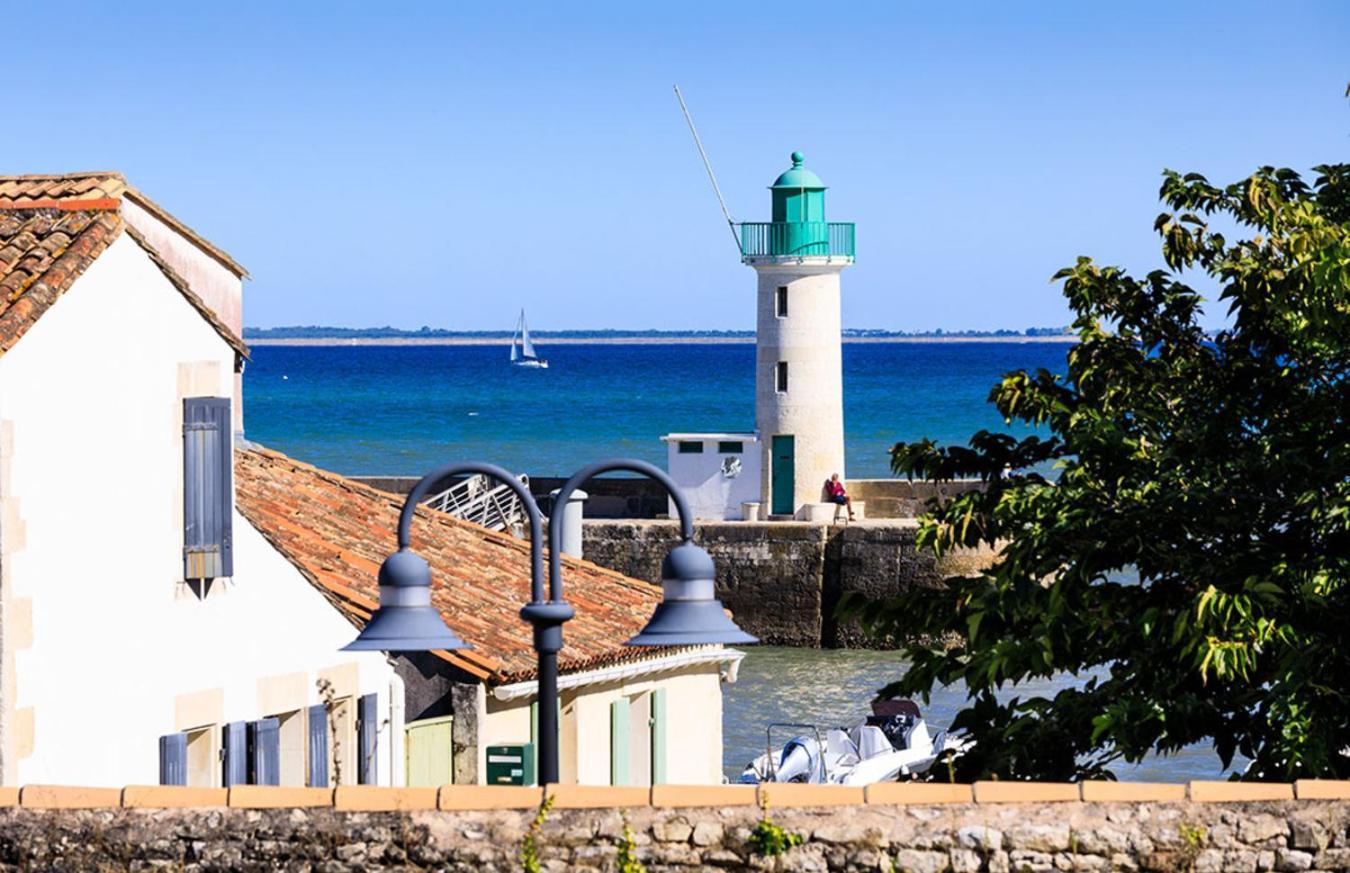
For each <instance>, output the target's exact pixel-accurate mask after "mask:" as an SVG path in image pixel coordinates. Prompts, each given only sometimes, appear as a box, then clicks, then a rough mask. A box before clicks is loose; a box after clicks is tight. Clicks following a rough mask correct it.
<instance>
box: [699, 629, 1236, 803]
mask: <svg viewBox="0 0 1350 873" xmlns="http://www.w3.org/2000/svg"><path fill="white" fill-rule="evenodd" d="M745 653H746V656H745V660H744V661H742V662H741V669H740V677H739V679H738V680H737V681H736V683H735V684H732V685H724V686H723V694H722V707H723V716H722V741H723V760H722V768H723V772H724V773H725V774H726V776H727V778H728V779H732V780H734V779H736V778H737V777H739V776H740V774H741V770H742V769H743V768H744V767H745V765H746V763H747V762H748V761H750V760H751V759H752V758H754V757H755V756H756V755H759V754H763V752H764V729H765V727H767V726H768V724H769V723H770V722H811V723H815V724H817V725H819V726H820V727H821V728H822V729H824V728H826V727H837V726H841V725H851V724H854V723H856V722H858V721H859V720H861V719H862V717H863V716H864V715H866V714H867V712H868V704H869V702H870V701H871V699H872V697H873V696H874V695H875V694H876V691H877V689H878V688H881V687H882V686H884V685H886V684H887V683H888V682H891V681H893V680H894V679H896V678H898V676H899V674H900V672H901V671H902V669H903V662H902V661H901V660H900V656H899V654H897V653H895V652H871V651H857V650H845V649H786V648H776V647H773V646H752V647H748V648H746V649H745ZM1075 681H1077V680H1075V679H1074V678H1073V677H1072V676H1068V675H1065V676H1063V677H1062V678H1057V679H1055V680H1053V681H1039V682H1027V683H1024V684H1022V685H1019V686H1018V687H1017V688H1016V689H1015V690H1013V689H1009V690H1008V691H1007V694H1008V696H1014V695H1017V696H1021V697H1030V696H1034V695H1040V696H1046V697H1049V696H1051V695H1053V694H1054V693H1055V692H1057V691H1059V690H1060V689H1063V688H1066V687H1069V686H1071V685H1072V684H1073V683H1074V682H1075ZM965 697H966V695H965V688H964V686H960V687H957V686H953V687H951V688H945V689H941V690H939V691H937V692H936V693H934V695H933V700H932V703H930V704H929V705H928V706H926V707H924V716H925V718H927V719H928V722H929V724H930V725H932V726H936V727H939V728H946V727H947V725H948V723H950V721H951V719H952V717H953V716H954V715H956V712H957V710H958V709H959V708H960V707H961V705H962V704H963V703H964V702H965ZM775 738H776V740H777V742H779V743H781V742H782V741H783V739H784V738H785V737H783V736H780V735H779V734H775ZM1225 775H1226V774H1225V773H1224V771H1223V770H1222V769H1221V768H1220V766H1219V759H1218V756H1217V755H1215V754H1214V752H1213V750H1212V749H1211V748H1210V747H1209V746H1205V745H1200V746H1191V747H1188V748H1186V749H1184V750H1182V751H1181V752H1179V753H1177V754H1175V755H1171V756H1168V757H1153V758H1150V759H1148V760H1147V761H1145V762H1144V763H1142V764H1140V765H1138V766H1130V765H1120V766H1118V767H1117V768H1116V776H1117V777H1118V778H1120V779H1123V780H1131V781H1141V782H1184V781H1186V780H1188V779H1221V778H1224V777H1225Z"/></svg>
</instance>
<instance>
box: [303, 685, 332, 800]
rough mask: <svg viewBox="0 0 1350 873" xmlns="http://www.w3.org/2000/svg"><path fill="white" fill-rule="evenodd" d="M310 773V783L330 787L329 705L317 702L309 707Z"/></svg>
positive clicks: (314, 785)
mask: <svg viewBox="0 0 1350 873" xmlns="http://www.w3.org/2000/svg"><path fill="white" fill-rule="evenodd" d="M306 721H307V722H308V725H309V727H308V730H309V775H308V783H307V784H308V785H310V786H311V787H314V788H327V787H328V707H326V706H324V705H323V704H322V703H316V704H314V705H313V706H311V707H310V708H309V712H308V718H307V719H306Z"/></svg>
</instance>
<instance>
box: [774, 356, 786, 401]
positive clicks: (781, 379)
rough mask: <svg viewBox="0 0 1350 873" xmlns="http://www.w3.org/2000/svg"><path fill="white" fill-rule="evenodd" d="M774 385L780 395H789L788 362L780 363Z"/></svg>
mask: <svg viewBox="0 0 1350 873" xmlns="http://www.w3.org/2000/svg"><path fill="white" fill-rule="evenodd" d="M774 385H775V390H776V391H777V392H778V393H779V394H786V393H787V361H779V362H778V369H777V371H776V373H775V375H774Z"/></svg>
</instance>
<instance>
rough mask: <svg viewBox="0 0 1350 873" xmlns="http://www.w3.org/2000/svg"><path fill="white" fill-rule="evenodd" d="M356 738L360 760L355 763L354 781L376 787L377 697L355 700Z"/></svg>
mask: <svg viewBox="0 0 1350 873" xmlns="http://www.w3.org/2000/svg"><path fill="white" fill-rule="evenodd" d="M356 737H357V751H358V753H359V754H360V758H359V759H358V760H357V763H356V781H357V782H359V783H360V784H362V785H376V784H378V783H379V781H380V768H379V763H380V760H379V757H378V756H377V752H378V750H379V737H380V707H379V697H378V696H377V695H374V694H363V695H361V696H360V697H359V698H357V700H356Z"/></svg>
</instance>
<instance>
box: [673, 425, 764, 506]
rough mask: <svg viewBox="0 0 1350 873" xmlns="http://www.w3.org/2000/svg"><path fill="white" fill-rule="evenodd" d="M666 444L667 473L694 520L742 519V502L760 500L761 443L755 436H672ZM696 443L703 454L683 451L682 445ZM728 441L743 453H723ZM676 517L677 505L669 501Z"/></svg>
mask: <svg viewBox="0 0 1350 873" xmlns="http://www.w3.org/2000/svg"><path fill="white" fill-rule="evenodd" d="M662 439H664V440H665V441H666V449H667V451H666V472H668V473H669V474H670V478H672V479H674V480H675V484H676V485H678V486H680V491H681V492H683V494H684V497H685V500H687V501H689V508H690V509H691V510H692V511H693V513H694V517H695V518H708V519H714V520H718V521H721V520H728V521H730V520H736V519H740V518H743V517H744V516H743V514H742V512H741V503H743V502H754V501H757V500H759V494H760V465H761V463H762V460H763V459H762V456H761V452H760V448H759V440H758V439H757V438H756V437H755V435H754V434H742V433H736V434H670V435H669V436H666V437H662ZM683 442H697V443H699V444H700V445H702V446H703V451H702V452H683V453H682V452H681V451H680V443H683ZM725 442H734V443H740V444H741V446H742V449H743V450H742V451H740V452H727V453H723V452H721V451H720V450H719V446H720V445H721V444H722V443H725ZM668 511H669V514H670V516H671V517H672V518H674V517H675V503H674V501H669V500H668Z"/></svg>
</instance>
